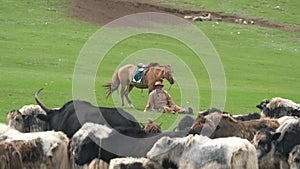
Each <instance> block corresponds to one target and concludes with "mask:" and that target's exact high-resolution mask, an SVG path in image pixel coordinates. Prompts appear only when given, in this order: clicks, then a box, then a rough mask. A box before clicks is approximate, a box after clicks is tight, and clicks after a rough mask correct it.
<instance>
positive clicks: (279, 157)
mask: <svg viewBox="0 0 300 169" xmlns="http://www.w3.org/2000/svg"><path fill="white" fill-rule="evenodd" d="M282 118H284V117H282ZM253 144H254V145H255V147H256V149H257V156H258V159H259V165H260V166H261V168H267V167H269V168H276V167H278V166H284V167H287V166H288V157H289V153H290V152H291V151H292V149H293V148H294V146H296V145H298V144H300V120H299V119H298V118H289V119H285V121H284V122H283V123H282V124H281V125H280V126H279V127H278V128H277V129H276V131H275V132H271V131H269V130H266V129H264V130H260V131H258V132H257V133H256V135H255V137H254V139H253Z"/></svg>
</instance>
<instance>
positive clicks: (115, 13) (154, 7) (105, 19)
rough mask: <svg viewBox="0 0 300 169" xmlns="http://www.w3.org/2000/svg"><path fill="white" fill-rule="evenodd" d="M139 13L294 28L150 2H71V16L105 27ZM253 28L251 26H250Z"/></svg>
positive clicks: (91, 0) (118, 0) (76, 0)
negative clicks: (202, 16)
mask: <svg viewBox="0 0 300 169" xmlns="http://www.w3.org/2000/svg"><path fill="white" fill-rule="evenodd" d="M139 12H163V13H169V14H173V15H176V16H179V17H181V18H183V17H184V16H187V15H194V16H198V15H205V14H208V13H210V14H211V18H212V21H218V22H230V23H237V22H236V21H237V20H239V19H243V20H246V21H248V23H249V21H253V22H254V24H255V25H257V26H261V27H267V28H273V29H279V30H285V31H289V30H292V28H290V27H288V26H284V25H279V24H274V23H269V22H267V21H261V20H255V19H251V18H241V17H238V16H228V15H225V14H223V13H215V12H209V11H190V10H179V9H174V8H170V7H167V6H164V5H161V4H158V3H154V2H151V1H150V0H139V1H138V2H136V1H134V0H71V15H72V16H73V17H75V18H78V19H80V20H83V21H87V22H91V23H93V24H98V25H105V24H107V23H109V22H111V21H113V20H115V19H118V18H120V17H122V16H125V15H129V14H134V13H139ZM248 25H249V26H251V24H248Z"/></svg>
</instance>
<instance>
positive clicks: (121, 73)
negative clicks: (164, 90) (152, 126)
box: [103, 63, 174, 107]
mask: <svg viewBox="0 0 300 169" xmlns="http://www.w3.org/2000/svg"><path fill="white" fill-rule="evenodd" d="M149 65H150V66H149V68H148V70H147V72H146V74H145V75H144V77H143V79H142V82H141V83H131V81H132V78H133V76H134V71H135V70H136V69H137V66H135V65H132V64H127V65H125V66H123V67H121V68H120V69H119V70H118V71H117V72H116V73H115V74H114V75H113V77H112V82H111V83H109V84H107V85H103V87H106V88H108V90H107V93H106V97H109V96H110V95H111V94H112V92H114V91H115V90H117V89H118V87H119V85H120V84H121V100H122V106H124V96H125V98H126V99H127V102H128V105H129V107H133V105H132V103H131V100H130V99H129V97H128V94H129V93H130V91H131V90H132V89H133V87H136V88H140V89H146V88H148V91H149V93H150V92H151V91H152V90H153V89H154V87H155V86H154V83H155V82H156V81H159V80H162V79H167V80H168V81H169V83H170V84H171V85H172V84H174V77H173V74H174V73H173V69H172V66H171V65H159V64H157V63H152V64H149Z"/></svg>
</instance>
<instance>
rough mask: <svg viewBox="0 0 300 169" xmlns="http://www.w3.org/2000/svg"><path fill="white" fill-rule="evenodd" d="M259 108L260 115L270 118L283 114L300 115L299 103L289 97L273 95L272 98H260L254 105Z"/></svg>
mask: <svg viewBox="0 0 300 169" xmlns="http://www.w3.org/2000/svg"><path fill="white" fill-rule="evenodd" d="M256 107H257V108H259V109H260V110H261V115H262V116H266V117H271V118H280V117H283V116H297V117H300V104H297V103H295V102H293V101H292V100H289V99H284V98H281V97H275V98H273V99H272V100H268V99H265V100H262V101H261V102H260V104H259V105H257V106H256Z"/></svg>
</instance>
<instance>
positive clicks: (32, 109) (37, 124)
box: [7, 105, 49, 133]
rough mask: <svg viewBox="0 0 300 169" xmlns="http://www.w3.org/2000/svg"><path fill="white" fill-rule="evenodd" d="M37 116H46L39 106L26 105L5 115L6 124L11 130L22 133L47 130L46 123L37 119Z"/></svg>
mask: <svg viewBox="0 0 300 169" xmlns="http://www.w3.org/2000/svg"><path fill="white" fill-rule="evenodd" d="M39 114H46V112H45V111H44V110H43V109H42V108H41V107H40V106H39V105H26V106H23V107H22V108H21V109H20V110H12V111H10V112H8V113H7V120H8V124H9V126H10V127H11V128H14V129H16V130H18V131H20V132H24V133H28V132H38V131H46V130H49V124H48V122H46V121H43V120H40V119H39V118H37V116H38V115H39Z"/></svg>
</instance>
